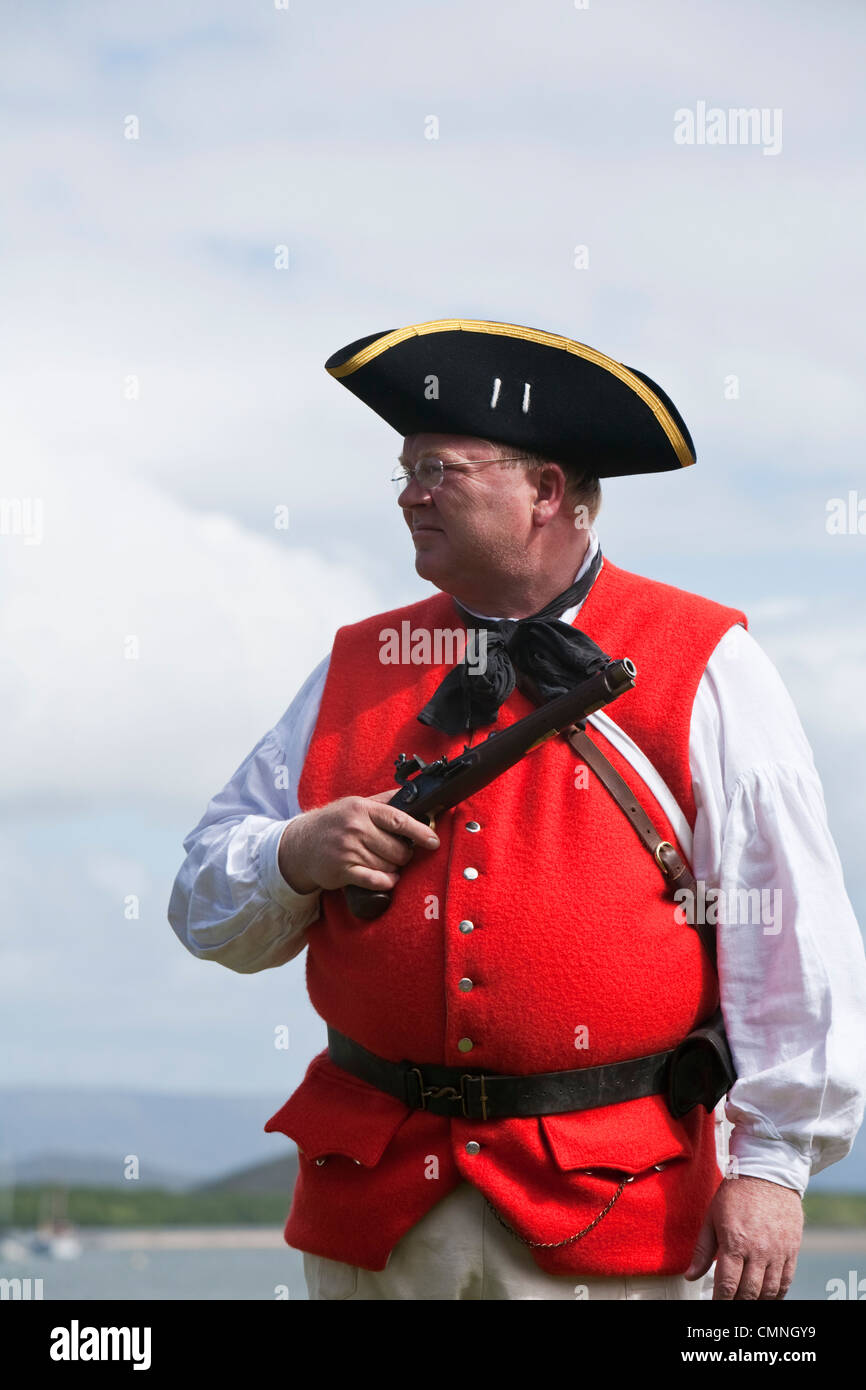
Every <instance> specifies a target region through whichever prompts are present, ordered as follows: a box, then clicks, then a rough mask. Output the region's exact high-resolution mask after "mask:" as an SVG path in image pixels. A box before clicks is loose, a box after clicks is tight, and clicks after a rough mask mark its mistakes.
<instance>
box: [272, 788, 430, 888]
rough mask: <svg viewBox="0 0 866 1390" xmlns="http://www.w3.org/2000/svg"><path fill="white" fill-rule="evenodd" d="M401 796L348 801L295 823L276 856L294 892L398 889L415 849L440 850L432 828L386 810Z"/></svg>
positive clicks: (349, 798) (390, 793)
mask: <svg viewBox="0 0 866 1390" xmlns="http://www.w3.org/2000/svg"><path fill="white" fill-rule="evenodd" d="M397 790H398V788H397V787H392V788H391V789H390V790H389V791H385V792H377V793H376V794H375V795H374V796H344V797H341V799H340V800H339V801H332V802H330V804H329V805H327V806H320V807H319V808H318V809H317V810H315V811H307V812H306V813H305V814H304V815H301V816H297V817H296V818H295V820H293V821H291V822H290V824H289V825H287V826H286V828H285V830H284V831H283V834H282V837H281V839H280V847H279V852H278V855H277V863H278V864H279V869H280V873H281V874H282V876H283V878H284V879H285V880H286V882H287V883H288V885H289V887H290V888H294V890H295V892H296V893H312V892H314V891H315V889H317V888H344V887H345V886H346V884H347V883H355V884H357V885H358V887H359V888H373V889H376V890H377V891H379V892H381V891H383V890H384V891H386V892H390V890H391V889H392V888H394V887H396V884H397V881H398V879H399V877H400V874H399V872H398V870H399V869H402V868H405V866H406V865H407V864H408V863H409V860H410V859H411V858H412V854H413V852H414V846H415V845H418V846H419V847H420V848H421V849H438V848H439V838H438V836H437V835H436V834H435V833H434V831H432V830H431V829H430V827H429V826H427V825H424V824H423V822H421V821H417V820H413V818H412V817H411V816H408V815H407V814H406V812H405V811H398V810H397V808H396V807H394V806H389V805H388V804H387V803H388V802H389V801H390V799H391V797H392V796H394V795H395V794H396V792H397ZM406 840H409V841H411V844H407V843H406Z"/></svg>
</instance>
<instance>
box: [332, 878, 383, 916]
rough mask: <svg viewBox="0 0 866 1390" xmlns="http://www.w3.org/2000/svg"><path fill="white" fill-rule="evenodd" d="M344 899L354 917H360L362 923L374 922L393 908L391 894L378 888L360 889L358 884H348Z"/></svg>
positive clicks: (344, 891) (344, 890)
mask: <svg viewBox="0 0 866 1390" xmlns="http://www.w3.org/2000/svg"><path fill="white" fill-rule="evenodd" d="M343 897H344V898H345V899H346V906H347V907H348V909H349V911H350V912H351V914H352V916H353V917H360V919H361V921H362V922H372V921H374V920H375V918H377V917H381V916H382V913H383V912H387V911H388V908H389V907H390V906H391V894H390V893H387V892H385V891H384V890H383V889H377V888H359V887H358V885H357V884H356V883H347V884H346V887H345V888H344V889H343Z"/></svg>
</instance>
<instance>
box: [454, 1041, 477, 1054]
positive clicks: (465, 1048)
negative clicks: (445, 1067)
mask: <svg viewBox="0 0 866 1390" xmlns="http://www.w3.org/2000/svg"><path fill="white" fill-rule="evenodd" d="M474 1046H475V1044H474V1042H473V1041H472V1039H471V1038H461V1039H460V1041H459V1043H458V1044H457V1050H458V1051H459V1052H471V1051H472V1049H473V1047H474Z"/></svg>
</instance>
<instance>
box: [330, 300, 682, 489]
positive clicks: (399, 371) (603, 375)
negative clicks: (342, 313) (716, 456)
mask: <svg viewBox="0 0 866 1390" xmlns="http://www.w3.org/2000/svg"><path fill="white" fill-rule="evenodd" d="M325 367H326V369H327V371H329V372H330V374H331V376H333V377H336V378H337V380H338V381H341V382H342V383H343V385H344V386H346V387H348V389H349V390H350V391H352V392H353V393H354V394H355V395H356V396H358V397H359V399H360V400H362V401H363V402H364V403H365V405H368V406H369V407H370V409H371V410H375V412H376V414H377V415H380V416H381V417H382V419H383V420H385V421H386V422H387V423H388V424H389V425H391V426H392V427H393V428H394V429H395V430H396V431H397V433H398V434H400V435H403V436H405V435H409V434H427V433H435V434H464V435H473V436H477V437H478V438H480V439H490V440H493V441H495V442H497V443H500V442H501V443H503V444H509V445H512V446H513V447H516V448H518V449H521V450H525V451H526V452H528V453H537V454H542V455H544V456H545V457H546V458H550V459H555V460H556V461H557V462H560V463H563V464H567V465H570V466H571V468H572V469H574V470H575V471H580V472H581V473H584V474H587V473H589V474H594V475H595V476H596V477H599V478H615V477H622V476H626V475H629V474H634V473H660V472H665V471H667V470H668V469H671V468H687V467H688V466H689V465H690V464H692V463H694V462H695V450H694V445H693V444H692V439H691V435H690V434H689V432H688V430H687V428H686V425H685V422H684V420H683V418H682V416H681V415H680V413H679V411H678V410H677V408H676V406H675V405H674V403H673V401H672V400H671V399H670V397H669V396H666V395H665V393H664V391H663V390H662V389H661V387H660V386H657V385H656V383H655V382H654V381H652V380H651V379H650V378H649V377H648V376H646V375H645V374H644V373H643V372H639V371H637V370H636V369H635V368H634V367H626V366H623V364H622V363H621V362H615V361H614V360H613V358H612V357H605V355H604V353H602V352H597V351H596V350H595V348H591V347H587V346H586V344H585V343H577V342H574V341H573V339H571V338H563V337H560V336H559V335H558V334H556V333H545V332H543V331H542V330H540V329H537V328H524V327H521V326H520V324H516V323H488V322H485V321H483V320H480V319H435V320H433V321H431V322H430V323H415V324H411V325H410V326H409V327H408V328H395V329H390V330H388V331H387V332H384V333H370V334H368V335H367V337H366V338H358V339H356V341H355V342H353V343H349V344H348V345H347V346H346V347H344V348H340V350H339V351H338V352H335V353H334V354H333V355H332V356H331V357H329V358H328V360H327V362H326V363H325Z"/></svg>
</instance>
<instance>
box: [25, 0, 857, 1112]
mask: <svg viewBox="0 0 866 1390" xmlns="http://www.w3.org/2000/svg"><path fill="white" fill-rule="evenodd" d="M864 28H866V14H864V11H863V9H862V6H860V5H858V4H854V3H850V4H849V3H846V2H845V0H835V3H834V4H832V5H830V6H824V7H819V6H815V5H807V4H801V3H796V0H787V3H776V0H765V3H762V4H761V6H759V7H756V6H754V5H752V4H749V3H746V2H745V0H742V2H738V0H725V3H721V0H707V3H704V4H701V5H694V4H693V3H688V0H660V3H657V4H655V5H652V6H647V5H645V4H642V3H640V0H623V2H622V3H604V0H590V3H589V4H587V5H580V6H579V5H576V4H574V3H566V0H501V2H500V3H495V4H493V3H490V2H489V0H477V2H476V3H474V4H473V5H472V6H466V5H465V4H460V3H458V2H457V0H442V2H441V3H439V4H437V5H435V6H428V5H407V4H405V3H399V4H398V3H389V2H388V0H374V3H370V4H366V5H364V6H360V5H356V4H350V3H347V0H331V3H329V4H328V5H326V6H325V5H321V4H319V5H317V4H315V3H314V0H288V4H286V5H282V4H271V5H268V4H266V3H264V0H262V3H260V4H258V5H256V6H251V5H249V4H248V3H245V2H244V3H242V0H209V2H208V3H207V4H204V3H197V2H196V0H193V2H192V3H189V2H188V3H185V4H183V5H177V4H165V3H151V4H149V5H147V6H137V7H136V6H116V5H110V4H96V3H87V0H82V3H76V4H74V5H72V4H68V3H67V4H58V3H52V2H51V0H47V2H46V3H43V4H40V5H39V6H25V5H20V4H19V5H15V6H9V7H8V8H7V10H6V13H5V15H4V30H5V37H4V51H3V54H2V58H0V150H2V163H3V170H4V176H3V180H2V191H0V200H2V202H0V207H2V214H0V293H2V302H3V305H4V309H3V320H4V331H3V333H2V336H0V377H2V398H3V426H2V435H3V459H2V465H0V466H2V486H0V500H5V502H6V508H5V510H4V511H3V512H2V518H0V574H2V584H0V641H2V647H3V650H4V653H5V660H4V662H3V669H2V674H0V714H2V724H3V732H4V735H5V737H4V739H3V764H4V765H3V773H4V775H3V777H2V779H0V814H2V817H3V834H2V836H0V868H2V882H3V885H4V892H3V907H2V914H3V951H4V963H3V978H4V984H3V996H4V999H3V1007H4V1015H5V1020H6V1029H7V1033H8V1036H9V1037H10V1038H11V1041H12V1047H11V1049H4V1050H5V1051H6V1054H7V1055H6V1064H7V1065H9V1068H10V1071H11V1075H9V1076H6V1077H4V1080H5V1081H6V1082H7V1083H8V1082H9V1081H12V1080H14V1082H15V1083H16V1084H20V1085H33V1086H37V1085H40V1084H44V1085H48V1084H57V1083H58V1082H59V1083H61V1084H68V1085H70V1086H75V1085H86V1086H97V1085H103V1084H104V1085H115V1084H126V1085H129V1086H131V1087H133V1088H137V1089H163V1090H165V1089H168V1090H194V1091H202V1092H211V1093H220V1092H223V1091H228V1090H230V1091H233V1092H235V1093H239V1092H245V1091H255V1092H261V1091H262V1090H273V1093H274V1096H275V1098H276V1104H279V1103H280V1102H281V1100H282V1098H284V1096H287V1095H288V1094H289V1093H290V1091H291V1090H292V1089H293V1088H294V1086H295V1085H296V1084H297V1082H298V1081H299V1080H300V1078H301V1076H302V1075H303V1071H304V1069H305V1067H306V1064H307V1062H308V1060H309V1058H310V1057H311V1056H312V1054H313V1053H314V1052H315V1051H318V1050H319V1049H320V1048H321V1047H322V1046H323V1041H324V1029H323V1024H322V1023H321V1020H319V1019H318V1018H317V1017H316V1015H315V1014H313V1012H312V1010H311V1008H310V1006H309V1004H308V1003H307V1002H306V995H305V988H304V977H303V964H302V960H301V961H295V962H294V963H292V964H290V965H288V966H286V967H285V968H281V969H278V970H272V971H266V972H262V973H261V974H259V975H253V976H240V975H237V974H233V973H232V972H230V971H228V970H226V969H224V968H222V967H220V966H217V965H214V964H211V963H202V962H199V961H196V960H195V959H194V958H193V957H192V956H191V955H189V954H188V953H187V952H186V951H184V949H183V947H182V946H181V945H180V943H179V942H178V941H177V939H176V938H175V936H174V933H173V932H172V930H171V928H170V926H169V925H168V923H167V919H166V906H167V903H168V898H169V894H170V891H171V885H172V881H173V878H174V875H175V873H176V872H177V869H178V867H179V865H180V862H181V860H182V858H183V850H182V846H181V842H182V840H183V837H184V835H185V834H186V833H187V832H188V830H189V829H190V828H191V827H192V826H193V825H194V824H195V823H196V822H197V821H198V819H199V817H200V815H201V814H202V811H203V810H204V807H205V805H206V803H207V801H208V800H209V799H210V797H211V796H212V795H213V794H214V793H215V792H216V791H217V790H218V789H219V788H220V787H221V786H222V785H223V784H224V783H225V782H226V781H227V780H228V778H229V776H230V774H231V773H232V771H233V770H234V769H235V767H236V766H237V765H238V764H239V763H240V762H241V761H242V760H243V758H244V757H245V756H246V754H247V753H248V752H249V750H250V749H251V748H252V747H253V746H254V745H255V744H256V743H257V741H258V740H259V738H260V737H261V735H262V734H263V733H264V732H265V730H267V729H268V728H270V727H271V726H272V725H273V724H274V723H275V722H276V720H277V719H278V718H279V716H280V715H281V714H282V712H283V710H284V709H285V708H286V707H287V706H288V704H289V703H290V701H291V699H292V696H293V695H294V693H295V691H296V690H297V689H298V687H299V686H300V684H301V683H302V682H303V680H304V679H305V677H306V675H307V674H308V673H309V671H310V670H311V669H312V667H313V666H314V665H315V664H316V663H317V662H318V661H319V660H320V659H321V657H322V656H324V655H325V654H326V652H327V651H328V650H329V648H330V643H331V639H332V637H333V634H334V632H335V631H336V629H337V627H338V626H340V625H341V624H344V623H348V622H352V621H355V620H357V619H359V618H361V617H364V616H366V615H368V614H370V613H374V612H378V611H382V610H385V609H388V608H392V607H394V606H396V605H398V604H401V603H405V602H410V601H413V600H415V599H418V598H422V597H425V596H426V595H427V594H428V593H429V592H430V588H429V586H428V585H426V584H425V583H424V582H423V581H421V580H420V579H419V578H418V577H417V576H416V575H415V573H414V569H413V565H412V559H411V553H410V550H409V544H410V542H409V540H408V537H407V535H406V532H405V527H404V525H403V523H402V521H401V520H400V518H399V516H398V513H397V508H396V507H395V504H394V498H393V493H392V490H391V487H390V484H389V482H388V478H389V474H390V472H391V469H392V466H393V461H394V459H395V456H396V454H397V453H398V451H399V446H400V440H399V437H398V436H397V435H396V434H395V433H394V432H393V431H392V430H390V428H389V427H388V426H387V425H385V424H384V423H383V422H382V421H381V420H379V419H378V417H376V416H375V415H374V414H373V413H372V412H370V411H367V410H365V409H364V407H363V406H362V405H361V404H360V403H359V402H358V401H357V400H356V399H355V398H354V397H353V396H352V395H351V394H350V393H349V392H348V391H346V390H344V389H343V388H342V387H341V386H340V385H339V383H338V382H336V381H334V380H333V379H332V378H330V377H329V376H328V374H327V373H326V372H325V371H324V369H323V363H324V361H325V359H326V358H327V357H329V356H330V355H331V353H333V352H334V351H336V349H337V348H339V347H341V346H342V345H344V344H346V343H348V342H350V341H352V340H354V339H355V338H358V337H361V336H363V335H366V334H369V333H372V332H374V331H379V330H382V331H384V330H387V329H391V328H396V327H401V326H404V325H406V324H410V323H418V322H423V321H425V320H428V319H438V318H444V317H459V316H462V317H469V318H482V319H497V320H502V321H505V322H510V323H519V324H526V325H529V326H532V327H542V328H545V329H547V330H548V331H551V332H554V333H560V334H564V335H566V336H569V337H572V338H576V339H578V340H579V341H581V342H585V343H589V344H591V345H592V346H594V347H596V348H598V349H599V350H601V351H602V352H605V353H607V354H608V355H610V356H612V357H614V358H616V359H617V360H619V361H622V362H625V363H627V364H629V365H631V366H636V367H638V368H639V369H641V370H642V371H644V372H646V373H648V374H649V375H650V376H651V377H653V378H654V379H655V380H656V381H658V382H659V383H660V384H661V385H662V386H663V387H664V389H665V390H666V391H667V392H668V393H669V394H670V395H671V396H672V397H673V399H674V400H675V402H676V403H677V405H678V407H679V408H680V410H681V411H682V413H683V415H684V416H685V419H686V421H687V423H688V426H689V429H690V431H691V433H692V436H693V438H694V440H695V443H696V448H697V455H698V462H697V465H696V466H695V467H694V468H691V469H688V470H686V471H684V472H682V473H680V472H676V473H667V474H663V475H652V476H645V477H642V478H634V479H611V480H610V481H609V482H607V483H605V485H604V490H603V491H604V503H603V508H602V513H601V516H600V518H599V522H598V531H599V535H600V538H601V544H602V549H603V550H604V552H605V553H606V554H608V555H609V556H610V557H611V559H612V560H614V561H615V562H616V563H617V564H619V565H620V566H622V567H624V568H627V569H630V570H633V571H636V572H638V573H640V574H646V575H649V576H650V577H652V578H655V579H659V580H662V581H664V582H667V583H672V584H676V585H679V586H680V587H682V588H686V589H689V590H691V591H693V592H697V593H701V594H705V595H707V596H709V597H711V598H715V599H717V600H718V601H720V602H722V603H725V604H729V605H731V606H734V607H738V608H742V609H743V610H744V611H745V612H746V613H747V615H748V617H749V620H750V627H751V631H752V633H753V635H754V636H755V637H756V639H757V640H758V641H759V642H760V643H761V645H762V646H763V647H764V648H765V650H766V651H767V652H768V653H769V654H770V656H771V657H772V659H773V661H774V662H775V663H776V665H777V666H778V668H779V670H780V672H781V673H782V675H783V678H784V679H785V681H786V683H787V685H788V687H789V689H790V690H791V692H792V695H793V696H794V699H795V702H796V704H797V707H798V710H799V712H800V716H801V718H802V720H803V724H804V727H805V728H806V731H807V733H808V736H809V738H810V741H811V743H812V746H813V749H814V751H815V757H816V761H817V764H818V767H819V771H820V773H821V776H822V780H823V784H824V790H825V796H826V801H827V808H828V816H829V821H830V825H831V829H832V831H833V834H834V837H835V839H836V842H837V845H838V847H839V851H840V854H841V856H842V861H843V864H844V866H845V876H846V884H847V887H848V891H849V893H850V895H851V898H852V902H853V903H854V906H855V910H856V912H857V914H858V918H859V920H860V921H861V923H862V922H863V921H864V920H866V867H864V859H863V854H862V824H863V814H864V793H863V785H862V777H860V776H858V775H856V769H857V768H858V766H859V767H862V758H863V751H864V748H866V714H864V710H866V700H864V697H863V687H864V682H866V591H864V589H866V586H864V577H863V576H864V553H866V534H860V533H859V531H857V530H856V528H855V529H854V530H851V529H849V530H848V531H847V532H843V533H842V534H831V533H830V532H829V531H828V528H827V519H828V507H831V506H832V503H833V499H844V500H845V501H846V503H847V499H848V497H849V494H850V493H852V492H853V493H854V494H855V499H854V503H855V506H856V505H857V503H858V502H859V500H860V499H861V498H866V477H864V466H863V445H862V441H863V436H864V430H863V425H864V419H863V416H864V404H863V393H862V389H861V380H862V367H863V348H862V314H861V306H862V291H863V257H862V226H863V214H864V189H863V181H862V173H861V160H862V147H863V135H864V129H863V127H864V95H863V89H862V81H861V80H860V79H861V69H862V58H861V55H862V51H863V38H864ZM739 107H748V108H751V107H754V108H758V109H760V110H761V111H764V112H765V113H766V118H767V123H768V124H767V130H768V131H769V130H770V129H771V123H772V130H773V132H774V136H773V139H772V140H770V139H769V138H768V139H763V140H756V141H754V142H752V143H734V142H731V141H729V142H728V143H725V144H721V143H708V142H707V141H706V140H704V141H699V140H698V139H697V136H696V139H695V142H694V143H692V144H684V143H679V142H678V141H677V139H675V132H676V131H677V129H678V128H679V129H682V128H683V125H684V120H685V118H684V117H683V115H682V114H681V113H683V112H686V113H688V115H689V117H691V115H693V116H694V120H695V122H696V123H697V122H698V121H699V120H700V119H701V117H700V111H701V110H703V111H704V112H706V111H707V110H711V109H712V108H720V109H721V110H722V111H723V112H727V111H728V110H729V109H731V108H739ZM677 113H680V114H679V115H678V114H677ZM433 118H435V120H434V119H433ZM696 130H697V124H696ZM431 132H435V135H436V138H429V137H430V135H431ZM279 248H283V249H282V251H281V253H280V254H278V249H279ZM578 248H583V249H578ZM280 260H282V261H284V262H285V268H278V265H277V262H278V261H280ZM24 499H27V500H28V507H29V510H28V509H27V508H25V507H24V506H23V501H24ZM13 504H16V505H17V504H20V506H19V511H18V512H17V513H16V510H15V505H13ZM280 507H284V508H287V509H288V518H289V524H288V527H287V528H286V529H277V528H276V527H275V525H274V517H275V509H277V508H280ZM864 511H866V501H864ZM864 532H866V517H864ZM130 652H133V653H134V655H132V656H130ZM852 774H855V775H852ZM130 894H135V895H137V897H138V899H139V901H140V916H139V917H138V919H136V920H128V919H127V918H126V917H125V916H124V901H125V899H126V898H127V897H128V895H130ZM280 1023H286V1024H288V1026H289V1029H290V1038H291V1046H290V1048H289V1050H288V1052H285V1051H276V1050H275V1049H274V1046H273V1030H274V1027H275V1026H277V1025H278V1024H280ZM264 1118H266V1117H263V1119H264Z"/></svg>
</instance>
